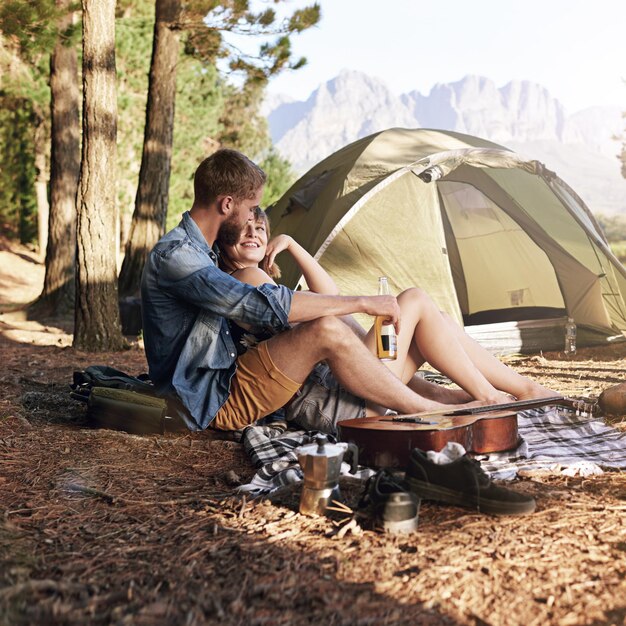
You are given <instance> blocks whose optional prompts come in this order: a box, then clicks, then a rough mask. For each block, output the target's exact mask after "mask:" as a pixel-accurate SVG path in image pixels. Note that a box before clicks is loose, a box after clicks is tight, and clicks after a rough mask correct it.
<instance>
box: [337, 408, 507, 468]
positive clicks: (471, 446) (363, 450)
mask: <svg viewBox="0 0 626 626" xmlns="http://www.w3.org/2000/svg"><path fill="white" fill-rule="evenodd" d="M398 417H399V418H400V419H403V416H398ZM424 420H425V421H424V422H423V423H412V422H402V421H393V418H391V417H390V416H374V417H362V418H358V419H351V420H344V421H342V422H339V423H338V424H337V426H338V428H339V435H340V439H341V441H346V442H349V443H350V442H351V443H354V444H356V445H357V447H358V449H359V461H360V462H361V463H363V465H367V466H368V467H375V468H383V467H389V468H405V467H406V465H407V463H408V461H409V455H410V453H411V450H412V449H413V448H420V450H436V451H439V450H441V449H442V448H443V447H444V446H445V445H446V444H447V443H448V442H450V441H454V442H456V443H460V444H461V445H462V446H463V447H464V448H465V449H466V450H467V451H468V452H476V453H479V454H487V453H489V452H500V451H502V450H511V449H513V448H516V447H517V446H518V443H519V442H518V433H517V413H515V412H512V411H500V412H495V413H494V412H490V413H475V414H473V415H445V414H444V415H436V416H427V417H425V418H424Z"/></svg>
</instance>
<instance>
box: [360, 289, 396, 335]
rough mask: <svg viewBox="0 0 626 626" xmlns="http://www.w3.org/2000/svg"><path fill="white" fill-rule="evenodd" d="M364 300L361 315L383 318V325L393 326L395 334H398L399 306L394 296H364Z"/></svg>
mask: <svg viewBox="0 0 626 626" xmlns="http://www.w3.org/2000/svg"><path fill="white" fill-rule="evenodd" d="M364 300H365V310H364V311H363V313H367V314H368V315H373V316H375V317H376V316H380V317H384V318H385V321H384V322H383V324H393V327H394V328H395V329H396V334H398V333H399V332H400V306H399V305H398V300H397V298H396V297H395V296H366V297H365V298H364Z"/></svg>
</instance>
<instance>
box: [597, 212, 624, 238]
mask: <svg viewBox="0 0 626 626" xmlns="http://www.w3.org/2000/svg"><path fill="white" fill-rule="evenodd" d="M596 219H597V220H598V223H599V224H600V227H601V228H602V230H603V231H604V234H605V235H606V238H607V241H608V242H609V243H617V242H620V241H624V240H626V215H596Z"/></svg>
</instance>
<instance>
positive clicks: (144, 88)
mask: <svg viewBox="0 0 626 626" xmlns="http://www.w3.org/2000/svg"><path fill="white" fill-rule="evenodd" d="M153 28H154V1H147V0H141V1H138V0H135V1H134V2H133V3H132V7H131V8H127V9H126V10H125V11H124V12H123V13H122V15H121V17H118V19H117V21H116V29H115V54H116V70H117V78H118V83H117V106H118V120H117V142H118V150H117V171H118V177H117V197H118V206H119V207H120V212H121V214H129V215H132V212H133V210H134V208H135V194H136V192H137V184H138V180H139V167H140V166H141V150H142V146H143V129H144V123H145V119H146V99H147V97H148V72H149V71H150V57H151V54H152V31H153Z"/></svg>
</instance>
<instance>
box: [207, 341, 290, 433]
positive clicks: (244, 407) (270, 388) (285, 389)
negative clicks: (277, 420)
mask: <svg viewBox="0 0 626 626" xmlns="http://www.w3.org/2000/svg"><path fill="white" fill-rule="evenodd" d="M300 387H301V383H297V382H296V381H294V380H292V379H291V378H289V377H288V376H287V375H285V374H283V373H282V372H281V371H280V370H279V369H278V368H277V367H276V366H275V365H274V362H273V361H272V357H270V354H269V351H268V349H267V344H266V342H265V341H262V342H261V343H260V344H258V345H257V346H254V347H252V348H249V349H248V350H247V351H246V352H244V354H242V355H241V356H240V357H239V358H238V359H237V371H236V372H235V375H234V376H233V377H232V379H231V381H230V393H229V396H228V400H226V402H225V403H224V405H223V406H222V408H221V409H220V410H219V411H218V412H217V415H216V416H215V419H214V420H213V421H212V422H211V427H212V428H217V429H218V430H237V429H239V428H243V427H244V426H249V425H250V424H253V423H254V422H256V421H257V420H258V419H260V418H261V417H264V416H265V415H269V414H270V413H273V412H274V411H276V410H278V409H280V408H281V407H282V406H284V405H285V404H287V402H289V400H291V398H292V397H293V396H294V394H295V393H296V391H298V389H300Z"/></svg>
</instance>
